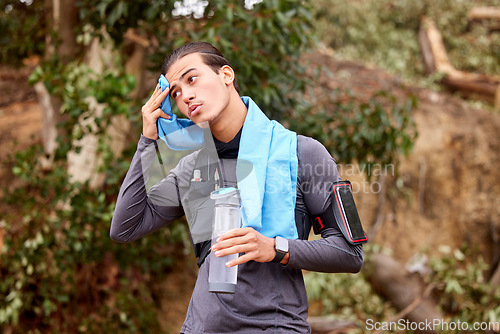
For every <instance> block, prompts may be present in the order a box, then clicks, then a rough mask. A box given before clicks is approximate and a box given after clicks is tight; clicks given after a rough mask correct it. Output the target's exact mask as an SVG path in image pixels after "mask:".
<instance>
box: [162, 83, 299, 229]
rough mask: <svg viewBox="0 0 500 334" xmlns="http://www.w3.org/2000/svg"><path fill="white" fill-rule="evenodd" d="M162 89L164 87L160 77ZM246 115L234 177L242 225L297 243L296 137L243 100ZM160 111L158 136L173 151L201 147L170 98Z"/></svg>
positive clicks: (196, 131) (200, 139) (200, 133)
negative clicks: (293, 240) (239, 199)
mask: <svg viewBox="0 0 500 334" xmlns="http://www.w3.org/2000/svg"><path fill="white" fill-rule="evenodd" d="M159 83H160V88H161V91H164V90H165V89H166V88H167V87H169V83H168V81H167V79H166V78H165V77H164V76H163V75H162V76H161V77H160V80H159ZM241 99H242V101H243V103H245V105H246V107H247V108H248V113H247V116H246V118H245V123H244V124H243V130H242V133H241V138H240V148H239V151H238V161H237V165H236V178H237V181H238V189H240V196H241V204H242V208H243V226H244V227H252V228H254V229H255V230H257V231H259V232H260V233H262V234H263V235H265V236H267V237H270V238H274V237H276V236H281V237H284V238H288V239H297V238H298V233H297V227H296V225H295V202H296V196H297V169H298V159H297V135H296V133H295V132H293V131H290V130H287V129H285V128H284V127H283V126H282V125H281V124H280V123H278V122H276V121H270V120H269V119H268V118H267V116H266V115H265V114H264V113H263V112H262V110H260V108H259V107H258V106H257V104H256V103H255V102H254V101H253V100H252V99H251V98H250V97H247V96H243V97H242V98H241ZM160 108H161V109H162V110H163V111H164V112H165V113H166V114H168V115H170V116H171V117H172V118H171V119H170V120H167V119H164V118H158V123H157V124H158V135H159V137H160V138H161V139H162V140H164V141H165V142H166V143H167V145H168V147H170V148H171V149H173V150H191V149H198V148H201V147H203V141H204V137H203V129H201V128H200V127H198V126H197V125H196V124H195V123H194V122H192V121H191V120H189V119H178V118H177V116H176V115H174V114H172V108H171V105H170V98H169V97H166V98H165V100H164V101H163V102H162V104H161V106H160Z"/></svg>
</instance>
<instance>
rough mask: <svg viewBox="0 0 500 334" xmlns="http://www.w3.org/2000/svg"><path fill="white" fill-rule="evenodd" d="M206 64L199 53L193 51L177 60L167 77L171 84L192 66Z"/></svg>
mask: <svg viewBox="0 0 500 334" xmlns="http://www.w3.org/2000/svg"><path fill="white" fill-rule="evenodd" d="M203 66H206V65H205V63H204V61H203V58H202V57H201V55H200V54H199V53H192V54H189V55H187V56H184V57H182V58H180V59H178V60H177V61H175V62H174V63H173V64H172V65H171V66H170V68H169V69H168V71H167V73H166V75H165V76H166V78H167V80H168V82H169V83H170V84H172V82H174V81H176V80H178V79H179V78H180V76H181V75H182V74H183V73H184V72H186V71H187V70H189V69H191V68H200V67H203Z"/></svg>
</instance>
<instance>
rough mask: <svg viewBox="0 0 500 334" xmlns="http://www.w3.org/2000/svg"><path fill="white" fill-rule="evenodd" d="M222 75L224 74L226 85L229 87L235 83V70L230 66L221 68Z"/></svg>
mask: <svg viewBox="0 0 500 334" xmlns="http://www.w3.org/2000/svg"><path fill="white" fill-rule="evenodd" d="M220 73H221V74H222V78H223V80H224V83H225V84H226V85H227V86H229V85H231V84H232V83H233V81H234V70H233V69H232V68H231V66H229V65H224V66H222V67H221V68H220Z"/></svg>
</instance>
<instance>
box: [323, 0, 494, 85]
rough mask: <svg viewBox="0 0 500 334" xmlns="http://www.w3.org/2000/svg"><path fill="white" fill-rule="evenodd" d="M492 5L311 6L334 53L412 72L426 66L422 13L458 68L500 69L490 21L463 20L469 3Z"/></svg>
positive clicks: (408, 0)
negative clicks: (421, 44) (421, 41)
mask: <svg viewBox="0 0 500 334" xmlns="http://www.w3.org/2000/svg"><path fill="white" fill-rule="evenodd" d="M495 5H498V1H496V0H482V1H479V2H478V1H466V0H442V1H433V0H422V1H412V0H372V1H351V2H348V3H347V2H345V1H330V0H320V1H316V2H315V5H314V6H315V8H316V9H315V15H316V17H317V20H315V23H316V27H317V28H318V31H319V33H320V37H321V39H322V40H323V41H325V43H326V44H328V45H329V46H331V47H332V48H333V49H334V50H335V51H336V54H337V55H338V56H340V57H345V58H348V59H360V60H363V61H366V62H370V63H372V64H377V66H381V67H383V68H386V69H389V70H391V71H393V72H395V73H398V74H403V75H404V76H406V77H407V78H413V77H415V76H420V75H422V74H423V72H424V67H423V61H422V57H421V54H420V48H419V45H418V29H419V25H420V19H421V17H422V16H427V17H430V18H431V19H433V20H434V21H435V22H436V24H437V27H438V29H439V30H440V32H441V34H442V35H443V40H444V43H445V46H446V49H447V52H448V55H449V57H450V61H451V63H452V64H453V65H454V66H455V67H456V68H458V69H461V70H465V71H475V72H482V73H490V74H499V73H500V56H499V55H500V34H494V33H488V26H490V27H491V26H492V23H490V24H488V23H487V22H483V23H481V24H480V23H474V24H469V23H468V22H467V11H468V10H469V9H470V8H471V7H473V6H495Z"/></svg>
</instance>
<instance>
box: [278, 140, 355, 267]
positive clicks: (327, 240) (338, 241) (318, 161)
mask: <svg viewBox="0 0 500 334" xmlns="http://www.w3.org/2000/svg"><path fill="white" fill-rule="evenodd" d="M297 139H298V143H297V145H298V154H297V155H298V159H299V173H298V182H297V183H298V188H299V191H300V192H301V196H302V198H303V201H304V204H305V207H306V209H307V211H308V212H309V214H310V215H311V216H318V215H320V214H321V213H323V212H324V211H325V210H326V209H327V208H328V207H329V206H330V204H331V189H332V185H333V182H336V181H339V180H340V176H339V172H338V168H337V164H336V162H335V160H334V159H333V158H332V157H331V155H330V154H329V153H328V151H327V150H326V148H325V147H324V146H323V145H322V144H321V143H319V142H318V141H316V140H314V139H312V138H309V137H304V136H298V138H297ZM332 226H333V227H331V228H326V229H324V230H323V231H322V233H321V239H320V240H300V239H297V240H289V253H290V258H289V262H288V264H287V267H289V268H295V269H306V270H309V271H318V272H329V273H339V272H348V273H357V272H359V271H360V270H361V267H362V265H363V246H362V245H355V246H353V245H351V244H349V243H348V242H347V240H345V238H344V236H343V234H342V232H341V231H340V229H339V228H338V227H337V225H336V223H334V224H332Z"/></svg>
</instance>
